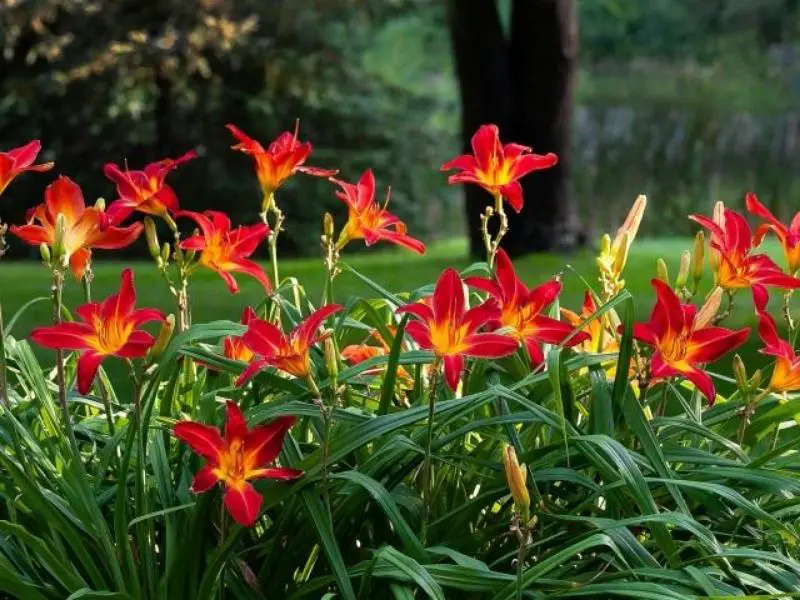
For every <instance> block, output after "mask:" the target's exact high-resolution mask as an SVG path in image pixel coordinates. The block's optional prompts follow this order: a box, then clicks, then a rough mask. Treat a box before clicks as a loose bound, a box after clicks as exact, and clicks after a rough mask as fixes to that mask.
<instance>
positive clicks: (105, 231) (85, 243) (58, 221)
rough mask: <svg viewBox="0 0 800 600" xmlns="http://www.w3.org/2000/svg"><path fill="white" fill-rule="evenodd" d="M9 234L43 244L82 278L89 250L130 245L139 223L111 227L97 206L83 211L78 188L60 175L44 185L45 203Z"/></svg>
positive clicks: (82, 201) (52, 254)
mask: <svg viewBox="0 0 800 600" xmlns="http://www.w3.org/2000/svg"><path fill="white" fill-rule="evenodd" d="M11 233H13V234H14V235H16V236H17V237H19V238H20V239H21V240H23V241H24V242H26V243H28V244H31V245H32V246H41V245H42V244H46V245H47V246H49V247H50V252H49V254H50V255H51V256H52V257H54V258H56V259H58V260H61V261H64V263H68V264H69V267H70V270H71V271H72V273H73V275H75V277H76V278H78V279H81V278H83V275H84V273H85V272H86V267H87V265H88V264H89V261H90V260H91V258H92V248H99V249H103V250H116V249H119V248H124V247H126V246H129V245H130V244H132V243H133V242H134V241H135V240H136V238H138V237H139V235H140V234H141V233H142V224H141V223H135V224H133V225H130V226H128V227H114V226H111V225H109V224H108V217H107V215H106V214H105V213H103V211H102V210H101V209H100V208H98V207H94V206H92V207H89V208H86V204H85V203H84V200H83V193H82V192H81V188H79V187H78V185H77V184H76V183H75V182H74V181H72V180H71V179H70V178H69V177H64V176H63V175H62V176H60V177H59V178H58V179H56V180H55V181H54V182H53V183H51V184H50V185H48V186H47V188H46V189H45V192H44V203H43V204H40V205H39V206H37V207H35V208H33V209H32V210H30V211H29V212H28V224H27V225H19V226H14V227H12V228H11Z"/></svg>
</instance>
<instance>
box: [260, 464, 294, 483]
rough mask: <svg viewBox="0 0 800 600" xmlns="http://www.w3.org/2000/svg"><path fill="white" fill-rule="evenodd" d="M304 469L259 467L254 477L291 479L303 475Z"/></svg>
mask: <svg viewBox="0 0 800 600" xmlns="http://www.w3.org/2000/svg"><path fill="white" fill-rule="evenodd" d="M303 473H304V471H301V470H300V469H290V468H288V467H270V468H268V469H260V470H259V471H258V475H255V476H254V477H255V478H258V479H278V480H280V481H293V480H295V479H298V478H300V477H302V476H303Z"/></svg>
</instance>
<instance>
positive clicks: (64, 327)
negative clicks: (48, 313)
mask: <svg viewBox="0 0 800 600" xmlns="http://www.w3.org/2000/svg"><path fill="white" fill-rule="evenodd" d="M94 337H96V334H95V331H94V329H93V328H92V327H89V326H88V325H86V324H85V323H59V324H58V325H52V326H50V327H37V328H35V329H33V330H32V331H31V333H30V339H31V341H33V342H35V343H36V344H39V345H40V346H44V347H45V348H53V349H55V350H83V349H86V348H92V347H93V346H92V345H91V343H90V340H92V338H94Z"/></svg>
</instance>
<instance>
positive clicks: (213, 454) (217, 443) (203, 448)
mask: <svg viewBox="0 0 800 600" xmlns="http://www.w3.org/2000/svg"><path fill="white" fill-rule="evenodd" d="M172 433H174V434H175V437H177V438H178V439H179V440H181V441H182V442H183V443H184V444H186V445H187V446H189V447H190V448H191V449H192V450H193V451H194V452H195V453H196V454H199V455H200V456H202V457H203V458H205V459H206V460H208V461H210V462H211V463H213V464H215V465H218V464H219V463H220V458H221V454H222V453H224V452H225V451H226V450H227V448H228V444H226V443H225V440H223V439H222V436H221V435H220V433H219V429H217V428H216V427H211V426H210V425H203V424H202V423H197V422H196V421H181V422H179V423H176V424H175V425H174V426H173V427H172Z"/></svg>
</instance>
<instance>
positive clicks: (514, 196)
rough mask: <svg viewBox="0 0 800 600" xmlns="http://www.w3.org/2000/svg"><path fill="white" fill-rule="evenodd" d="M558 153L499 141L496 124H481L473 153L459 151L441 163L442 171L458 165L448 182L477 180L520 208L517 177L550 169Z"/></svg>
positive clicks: (496, 194)
mask: <svg viewBox="0 0 800 600" xmlns="http://www.w3.org/2000/svg"><path fill="white" fill-rule="evenodd" d="M557 162H558V156H556V155H555V154H553V153H552V152H549V153H547V154H544V155H542V154H532V153H531V149H530V148H528V147H527V146H520V145H519V144H501V143H500V131H499V129H498V128H497V125H481V126H480V128H479V129H478V131H477V132H475V135H473V136H472V154H462V155H461V156H457V157H456V158H454V159H453V160H451V161H450V162H446V163H445V164H443V165H442V168H441V170H442V171H452V170H454V169H457V170H458V171H460V173H455V174H453V175H450V177H449V178H448V179H447V183H449V184H451V185H452V184H456V183H476V184H478V185H479V186H481V187H482V188H483V189H485V190H486V191H487V192H489V193H490V194H491V195H492V196H494V197H495V198H498V197H501V196H502V197H503V198H505V199H506V200H507V201H508V203H509V204H510V205H511V208H513V209H514V210H515V211H517V212H519V211H521V210H522V204H523V198H522V186H521V185H520V183H519V180H520V179H521V178H522V177H524V176H525V175H527V174H528V173H531V172H532V171H538V170H540V169H549V168H550V167H552V166H553V165H555V164H556V163H557Z"/></svg>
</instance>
